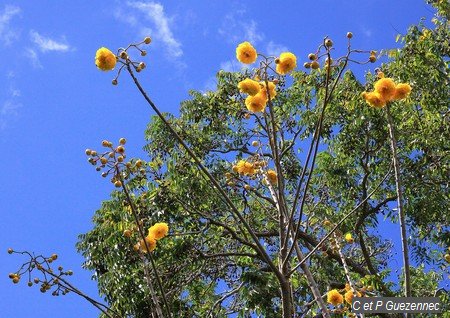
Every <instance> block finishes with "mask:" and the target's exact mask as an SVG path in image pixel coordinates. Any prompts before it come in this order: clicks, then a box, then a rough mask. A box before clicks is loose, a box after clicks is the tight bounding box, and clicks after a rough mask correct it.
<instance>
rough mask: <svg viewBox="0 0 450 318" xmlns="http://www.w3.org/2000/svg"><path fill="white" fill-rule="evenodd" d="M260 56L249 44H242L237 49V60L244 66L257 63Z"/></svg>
mask: <svg viewBox="0 0 450 318" xmlns="http://www.w3.org/2000/svg"><path fill="white" fill-rule="evenodd" d="M257 57H258V54H257V53H256V50H255V48H254V47H253V46H252V45H251V44H250V43H249V42H242V43H241V44H239V45H238V47H237V48H236V58H237V59H238V61H239V62H241V63H244V64H252V63H254V62H255V61H256V58H257Z"/></svg>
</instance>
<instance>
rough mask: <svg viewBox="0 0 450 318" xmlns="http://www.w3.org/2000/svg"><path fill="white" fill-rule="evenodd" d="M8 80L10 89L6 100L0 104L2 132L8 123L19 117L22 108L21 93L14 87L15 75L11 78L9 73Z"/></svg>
mask: <svg viewBox="0 0 450 318" xmlns="http://www.w3.org/2000/svg"><path fill="white" fill-rule="evenodd" d="M6 78H7V81H8V82H9V85H10V87H9V92H8V94H7V96H6V99H5V100H4V101H3V102H2V103H1V104H0V130H3V129H5V128H6V127H7V126H8V123H9V122H10V121H11V120H13V119H14V118H15V117H17V116H18V114H19V111H18V110H19V108H21V107H22V104H21V103H20V102H19V97H20V95H21V92H20V90H19V89H17V88H16V87H15V85H14V75H12V76H10V75H9V73H8V74H6Z"/></svg>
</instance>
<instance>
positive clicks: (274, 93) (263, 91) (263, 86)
mask: <svg viewBox="0 0 450 318" xmlns="http://www.w3.org/2000/svg"><path fill="white" fill-rule="evenodd" d="M267 84H268V87H269V95H270V99H271V100H272V99H274V98H275V96H277V91H276V85H275V83H274V82H267ZM260 85H261V94H263V95H264V96H265V97H266V99H267V100H268V99H269V96H268V95H267V88H266V83H265V82H260Z"/></svg>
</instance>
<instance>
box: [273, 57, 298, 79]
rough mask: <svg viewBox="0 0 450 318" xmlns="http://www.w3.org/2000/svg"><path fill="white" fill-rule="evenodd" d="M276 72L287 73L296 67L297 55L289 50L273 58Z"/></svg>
mask: <svg viewBox="0 0 450 318" xmlns="http://www.w3.org/2000/svg"><path fill="white" fill-rule="evenodd" d="M275 63H276V64H277V67H276V72H277V73H278V74H281V75H285V74H288V73H289V72H291V71H292V70H293V69H294V68H296V67H297V57H296V56H295V55H294V54H292V53H291V52H284V53H281V54H280V57H279V58H277V59H276V60H275Z"/></svg>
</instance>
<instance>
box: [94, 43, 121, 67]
mask: <svg viewBox="0 0 450 318" xmlns="http://www.w3.org/2000/svg"><path fill="white" fill-rule="evenodd" d="M116 63H117V57H116V56H115V55H114V53H113V52H111V51H110V50H108V49H107V48H106V47H101V48H99V49H98V50H97V52H96V53H95V65H97V67H98V68H99V69H100V70H102V71H111V70H113V69H114V67H115V66H116Z"/></svg>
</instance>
